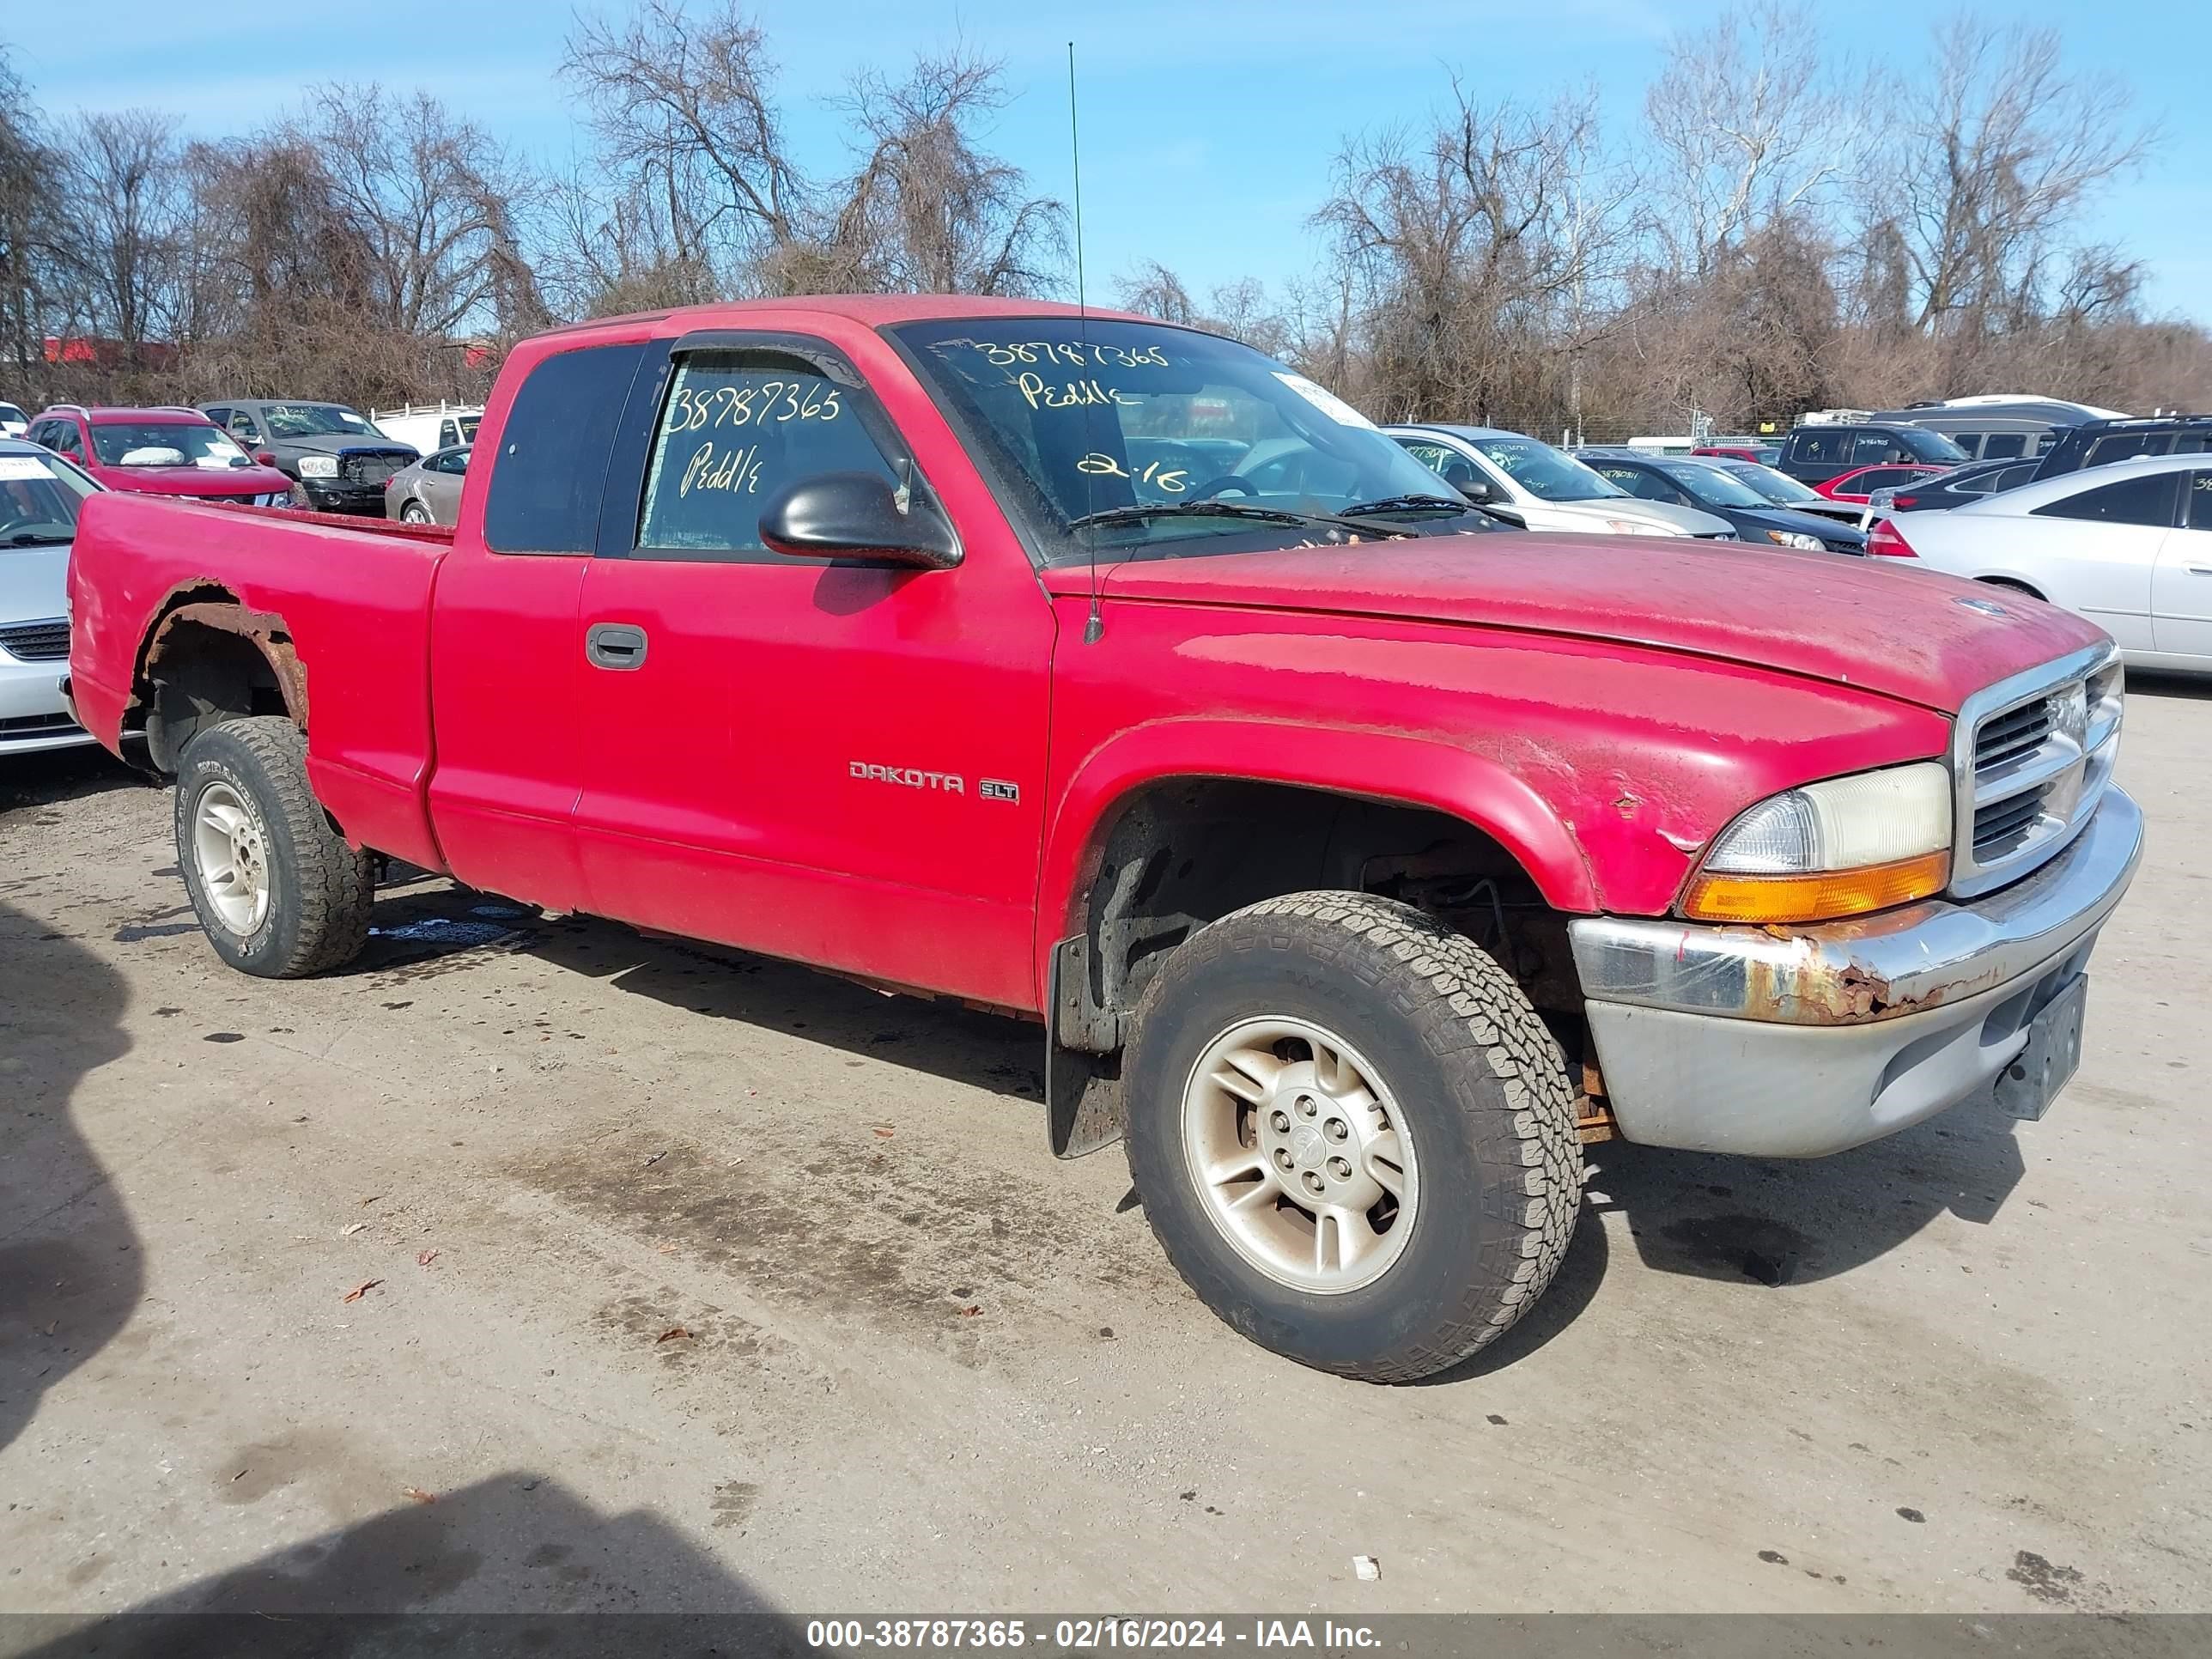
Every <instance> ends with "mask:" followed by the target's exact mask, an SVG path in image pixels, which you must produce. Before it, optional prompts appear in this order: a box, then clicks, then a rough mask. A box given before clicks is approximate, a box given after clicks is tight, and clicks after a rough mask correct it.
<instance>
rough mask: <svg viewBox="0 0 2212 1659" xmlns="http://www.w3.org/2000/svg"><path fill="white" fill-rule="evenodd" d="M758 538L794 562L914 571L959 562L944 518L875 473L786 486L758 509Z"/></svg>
mask: <svg viewBox="0 0 2212 1659" xmlns="http://www.w3.org/2000/svg"><path fill="white" fill-rule="evenodd" d="M901 495H908V500H907V502H906V506H905V507H904V509H903V510H902V508H901V507H900V504H899V498H900V496H901ZM760 538H761V544H762V545H763V547H765V548H767V549H768V550H769V551H770V552H771V553H781V554H784V555H785V556H787V557H790V558H794V559H872V560H874V561H875V562H878V563H881V564H895V565H902V566H905V567H906V568H908V569H913V570H950V569H951V568H952V567H953V566H955V565H957V564H958V563H959V562H960V544H959V541H958V539H957V538H956V537H955V536H954V535H953V533H952V526H951V525H949V524H947V523H946V522H945V515H944V514H943V513H939V511H938V510H937V509H936V507H933V506H931V505H929V504H928V503H927V502H924V501H915V500H914V499H913V498H912V496H911V495H910V494H908V492H906V491H894V490H893V489H891V486H890V484H888V483H885V482H884V480H883V479H882V478H880V477H877V476H876V475H875V474H874V473H872V472H821V473H817V474H816V475H815V476H814V477H811V478H800V479H799V480H797V481H796V482H794V483H787V484H786V485H784V486H783V487H782V488H781V489H778V490H777V491H775V494H773V495H770V496H769V498H768V501H767V504H766V505H765V506H763V507H762V509H761V517H760Z"/></svg>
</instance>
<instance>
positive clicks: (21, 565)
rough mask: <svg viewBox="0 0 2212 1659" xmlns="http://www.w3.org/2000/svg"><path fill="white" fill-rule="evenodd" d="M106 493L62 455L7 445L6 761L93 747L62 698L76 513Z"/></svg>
mask: <svg viewBox="0 0 2212 1659" xmlns="http://www.w3.org/2000/svg"><path fill="white" fill-rule="evenodd" d="M98 489H100V486H99V485H98V484H96V483H94V482H93V481H92V480H91V479H90V478H89V477H87V476H86V475H85V474H83V473H82V472H80V471H77V470H76V468H75V467H73V466H71V465H70V464H69V463H68V462H67V461H65V460H64V459H61V457H59V456H58V455H52V454H49V453H47V452H46V451H45V450H43V449H41V448H40V447H38V446H37V445H36V444H33V443H27V442H25V441H23V440H21V439H20V438H0V761H5V760H6V759H8V758H9V757H11V756H15V755H26V754H29V753H31V752H33V750H41V749H66V748H69V747H70V746H72V745H74V744H81V743H90V742H91V741H92V733H90V732H88V731H86V730H85V729H84V728H83V727H82V726H79V725H78V724H77V723H76V720H75V719H74V718H72V717H71V715H70V712H69V704H68V703H67V702H65V701H64V699H63V696H62V676H63V675H64V674H66V673H68V672H69V648H70V623H69V559H70V544H71V543H72V542H74V541H75V540H76V517H77V509H78V507H81V506H82V504H83V501H84V498H85V497H86V496H88V495H92V494H94V492H95V491H97V490H98Z"/></svg>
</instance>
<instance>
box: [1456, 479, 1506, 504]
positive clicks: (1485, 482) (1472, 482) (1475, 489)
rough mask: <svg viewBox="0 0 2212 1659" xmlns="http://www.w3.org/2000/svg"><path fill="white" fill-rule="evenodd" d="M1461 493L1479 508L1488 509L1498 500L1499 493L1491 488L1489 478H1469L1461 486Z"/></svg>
mask: <svg viewBox="0 0 2212 1659" xmlns="http://www.w3.org/2000/svg"><path fill="white" fill-rule="evenodd" d="M1459 493H1460V494H1461V495H1464V496H1466V497H1467V498H1468V500H1469V501H1473V502H1474V504H1475V505H1476V506H1477V507H1487V506H1489V505H1490V504H1491V503H1492V501H1496V500H1497V499H1498V492H1497V491H1496V490H1494V489H1492V488H1491V487H1490V480H1489V479H1487V478H1469V479H1468V481H1467V482H1466V483H1462V484H1461V485H1460V486H1459Z"/></svg>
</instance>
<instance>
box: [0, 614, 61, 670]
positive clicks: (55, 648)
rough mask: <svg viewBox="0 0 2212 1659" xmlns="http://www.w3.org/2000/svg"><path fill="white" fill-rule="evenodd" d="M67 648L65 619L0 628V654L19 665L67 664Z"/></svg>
mask: <svg viewBox="0 0 2212 1659" xmlns="http://www.w3.org/2000/svg"><path fill="white" fill-rule="evenodd" d="M69 647H70V625H69V618H68V617H49V618H48V619H46V621H44V622H26V623H6V624H4V625H0V651H5V652H6V653H8V654H9V656H11V657H13V658H15V659H16V660H17V661H18V662H66V661H67V660H68V659H69Z"/></svg>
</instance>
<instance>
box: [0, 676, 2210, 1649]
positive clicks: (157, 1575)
mask: <svg viewBox="0 0 2212 1659" xmlns="http://www.w3.org/2000/svg"><path fill="white" fill-rule="evenodd" d="M2133 693H2134V695H2133V696H2132V700H2131V706H2130V714H2129V736H2128V738H2127V748H2126V752H2125V754H2124V758H2123V760H2122V763H2121V773H2122V776H2123V779H2124V781H2125V782H2127V783H2128V784H2129V785H2130V787H2132V788H2133V789H2134V790H2135V791H2136V793H2137V794H2138V796H2139V798H2140V799H2142V802H2143V805H2144V806H2145V808H2146V810H2147V811H2148V815H2149V817H2150V827H2151V834H2152V842H2151V848H2150V851H2149V854H2148V860H2147V862H2146V865H2145V867H2144V869H2143V872H2142V875H2141V877H2140V878H2138V880H2137V882H2136V886H2135V889H2134V890H2133V892H2132V894H2131V895H2130V897H2129V899H2128V901H2127V903H2126V905H2125V907H2124V908H2123V909H2122V910H2121V912H2120V913H2119V915H2118V917H2117V918H2116V919H2115V920H2114V921H2113V922H2112V925H2111V926H2110V927H2108V928H2107V930H2106V934H2105V939H2104V943H2103V945H2102V947H2101V949H2100V954H2099V956H2098V957H2097V959H2096V963H2095V975H2094V985H2093V993H2092V996H2091V1003H2090V1008H2091V1012H2090V1026H2089V1032H2088V1043H2087V1055H2086V1058H2085V1060H2084V1062H2083V1065H2082V1068H2081V1074H2080V1076H2079V1077H2078V1078H2077V1079H2076V1080H2075V1084H2074V1085H2073V1086H2072V1087H2071V1088H2070V1089H2069V1091H2067V1093H2066V1095H2065V1096H2064V1097H2063V1098H2062V1099H2061V1100H2060V1101H2059V1102H2058V1103H2057V1105H2056V1106H2055V1107H2054V1108H2053V1109H2052V1111H2051V1115H2050V1116H2049V1117H2047V1118H2046V1119H2045V1121H2042V1122H2040V1123H2033V1124H2014V1123H2012V1122H2010V1121H2007V1120H2004V1119H2002V1118H2000V1117H1999V1116H1997V1115H1996V1114H1995V1112H1994V1111H1993V1110H1991V1109H1986V1108H1981V1107H1966V1108H1961V1109H1958V1110H1956V1111H1954V1112H1953V1113H1951V1114H1949V1115H1946V1116H1944V1117H1942V1118H1940V1119H1938V1120H1936V1121H1934V1122H1932V1123H1929V1124H1926V1125H1923V1126H1922V1127H1919V1128H1918V1129H1916V1130H1913V1131H1911V1132H1909V1133H1905V1134H1902V1135H1899V1136H1897V1137H1895V1138H1894V1139H1891V1140H1888V1141H1886V1142H1883V1143H1881V1144H1879V1145H1876V1146H1870V1147H1865V1148H1862V1149H1861V1150H1859V1151H1857V1152H1852V1153H1850V1154H1847V1155H1845V1156H1844V1157H1841V1158H1833V1159H1830V1160H1827V1161H1825V1162H1822V1163H1818V1164H1798V1165H1791V1164H1759V1163H1750V1162H1744V1161H1732V1160H1726V1159H1720V1158H1704V1157H1697V1156H1690V1155H1685V1154H1679V1153H1669V1152H1650V1151H1642V1150H1638V1149H1636V1148H1630V1147H1622V1146H1605V1147H1598V1148H1595V1149H1593V1155H1592V1157H1591V1159H1590V1163H1591V1165H1592V1170H1593V1174H1592V1176H1591V1179H1590V1182H1589V1194H1588V1203H1587V1206H1586V1209H1585V1212H1584V1215H1583V1221H1582V1225H1581V1227H1580V1229H1579V1231H1578V1232H1577V1237H1576V1239H1575V1242H1574V1245H1573V1249H1572V1251H1571V1255H1569V1257H1568V1260H1567V1262H1566V1266H1565V1269H1564V1270H1563V1272H1562V1273H1561V1275H1560V1278H1559V1281H1558V1282H1557V1283H1556V1284H1555V1285H1554V1286H1553V1290H1552V1291H1551V1293H1550V1295H1549V1297H1548V1298H1547V1300H1546V1301H1545V1302H1544V1303H1543V1304H1542V1305H1541V1308H1540V1309H1539V1310H1538V1311H1537V1312H1536V1313H1535V1314H1534V1316H1531V1317H1530V1318H1529V1319H1528V1320H1527V1321H1525V1322H1523V1323H1522V1325H1521V1326H1520V1327H1519V1328H1516V1330H1514V1331H1513V1332H1512V1333H1510V1334H1509V1336H1508V1338H1507V1339H1506V1340H1505V1341H1504V1343H1502V1344H1500V1345H1499V1346H1498V1347H1497V1348H1495V1349H1494V1350H1492V1351H1490V1352H1486V1353H1485V1354H1483V1355H1481V1356H1479V1357H1478V1359H1477V1361H1476V1362H1474V1363H1473V1364H1471V1365H1469V1366H1468V1367H1466V1368H1463V1369H1462V1370H1461V1371H1460V1372H1458V1373H1456V1374H1454V1375H1452V1376H1448V1377H1446V1378H1444V1379H1443V1380H1441V1381H1439V1382H1437V1383H1434V1384H1431V1385H1425V1386H1421V1387H1416V1388H1407V1389H1376V1388H1370V1387H1365V1386H1362V1385H1359V1384H1355V1383H1345V1382H1341V1381H1338V1380H1335V1379H1333V1378H1330V1377H1327V1376H1319V1375H1316V1374H1313V1373H1310V1372H1307V1371H1304V1370H1299V1369H1297V1368H1295V1367H1293V1366H1291V1365H1290V1364H1285V1363H1284V1362H1281V1361H1279V1360H1277V1359H1275V1358H1272V1357H1271V1356H1269V1355H1267V1354H1266V1353H1264V1352H1261V1351H1260V1350H1258V1349H1256V1348H1255V1347H1252V1346H1249V1345H1248V1344H1246V1343H1244V1342H1243V1341H1242V1340H1239V1339H1237V1337H1236V1336H1235V1335H1233V1334H1231V1332H1230V1331H1229V1330H1228V1329H1227V1328H1225V1327H1223V1326H1221V1325H1219V1324H1218V1323H1217V1322H1215V1321H1214V1320H1213V1319H1212V1316H1209V1315H1208V1314H1207V1313H1206V1311H1205V1310H1203V1309H1202V1308H1201V1307H1200V1306H1199V1304H1197V1303H1196V1301H1195V1300H1194V1298H1193V1297H1191V1296H1190V1295H1189V1294H1188V1292H1187V1291H1185V1290H1184V1289H1183V1287H1182V1284H1181V1283H1180V1281H1179V1280H1177V1279H1176V1277H1175V1276H1174V1274H1173V1273H1171V1272H1170V1270H1169V1268H1168V1267H1167V1266H1166V1264H1165V1263H1164V1261H1163V1259H1162V1258H1161V1256H1160V1255H1159V1253H1158V1250H1157V1249H1156V1248H1155V1247H1154V1245H1153V1243H1152V1237H1151V1235H1150V1233H1149V1232H1148V1231H1147V1230H1146V1225H1145V1221H1144V1216H1143V1213H1142V1212H1141V1211H1140V1210H1139V1209H1137V1208H1135V1207H1134V1206H1133V1200H1132V1198H1131V1195H1130V1194H1129V1192H1128V1182H1127V1170H1125V1168H1124V1167H1123V1164H1122V1161H1121V1156H1120V1154H1119V1152H1107V1153H1104V1154H1101V1155H1099V1156H1097V1157H1095V1158H1090V1159H1088V1160H1085V1161H1083V1162H1081V1163H1078V1164H1057V1163H1055V1162H1054V1160H1053V1158H1051V1157H1050V1156H1049V1154H1048V1151H1047V1149H1046V1146H1045V1135H1044V1127H1043V1123H1042V1108H1041V1106H1040V1104H1039V1093H1040V1090H1039V1073H1038V1061H1039V1058H1040V1054H1039V1049H1040V1039H1039V1036H1038V1035H1037V1033H1036V1030H1035V1029H1034V1028H1032V1027H1028V1026H1023V1025H1019V1024H1012V1023H1009V1022H1004V1021H1000V1020H997V1019H994V1018H987V1017H985V1016H982V1015H978V1014H971V1013H965V1012H951V1011H948V1010H945V1009H943V1008H939V1007H936V1006H929V1005H925V1004H921V1003H917V1002H911V1001H906V1000H897V999H890V998H884V997H881V996H878V995H876V994H873V993H871V992H869V991H866V990H863V989H860V988H858V987H854V986H851V985H848V984H846V983H844V982H842V981H836V980H831V979H827V978H823V977H820V976H817V975H813V974H810V973H808V972H805V971H804V970H801V969H794V968H791V967H788V966H785V965H782V964H779V963H772V962H767V961H762V960H758V959H754V958H749V957H741V956H738V955H736V954H734V953H729V952H722V951H710V950H702V949H695V948H692V947H690V946H688V945H682V944H678V943H674V942H670V941H666V940H658V939H641V938H640V937H638V936H637V935H635V934H633V933H629V932H628V931H626V930H624V929H623V928H620V927H613V926H611V925H606V924H601V923H597V922H577V921H543V920H541V919H539V918H538V916H537V915H535V913H526V912H521V911H518V910H517V909H515V908H513V907H510V906H507V905H504V904H501V902H499V901H497V900H495V899H491V898H488V897H485V896H480V895H475V894H471V893H467V892H464V891H459V890H455V889H454V888H453V887H452V886H451V885H450V884H446V883H443V882H440V881H433V880H420V881H417V882H415V883H413V884H405V885H399V886H395V887H393V888H392V889H391V890H388V891H387V892H386V894H385V895H384V896H383V898H382V900H381V902H380V905H379V908H378V913H377V926H378V928H379V933H378V936H377V937H376V939H374V941H373V945H372V950H371V952H370V954H369V955H368V957H367V958H366V959H365V960H363V961H362V963H359V964H357V965H356V967H354V968H353V969H349V970H347V971H345V972H343V973H341V974H338V975H333V976H331V977H327V978H325V979H321V980H317V981H307V982H302V983H289V984H270V983H264V982H260V981H253V980H250V979H246V978H244V977H241V976H240V975H234V974H231V973H228V972H226V971H225V970H223V969H222V968H221V967H220V966H219V965H218V964H217V963H216V961H215V959H214V957H212V956H211V955H210V952H209V951H208V950H207V948H206V946H205V945H204V944H203V942H202V940H201V939H200V937H199V934H198V933H197V929H196V928H195V927H193V926H192V924H191V913H190V911H189V910H188V909H187V908H185V900H184V894H183V890H182V887H181V884H179V880H178V878H177V876H176V873H175V871H174V869H173V860H174V856H175V854H174V852H173V848H172V846H171V842H170V838H169V801H168V796H167V793H166V792H163V791H159V790H155V789H153V788H150V787H145V786H143V785H141V784H139V783H137V782H136V781H133V780H132V779H131V778H130V777H129V776H128V775H125V774H124V773H123V772H122V771H121V770H120V769H118V768H116V767H114V766H112V764H111V763H108V762H107V761H106V759H105V758H104V757H99V756H97V755H78V756H75V757H61V758H54V757H46V758H40V759H30V760H23V761H17V762H15V763H10V764H9V768H8V770H7V772H6V773H5V775H0V852H4V854H5V856H4V859H0V1501H4V1504H5V1508H4V1510H0V1612H8V1611H17V1612H20V1611H70V1612H79V1613H106V1612H112V1611H119V1610H124V1609H130V1608H139V1607H234V1608H243V1607H253V1608H263V1609H278V1610H281V1609H283V1608H301V1609H306V1608H324V1607H339V1608H360V1609H402V1608H422V1607H435V1608H444V1609H470V1610H477V1609H483V1610H498V1609H510V1608H533V1607H555V1608H577V1609H585V1608H590V1609H619V1610H640V1609H652V1610H663V1609H667V1610H674V1609H688V1608H718V1609H733V1608H744V1607H773V1608H779V1609H784V1610H788V1611H795V1612H820V1611H852V1610H868V1609H905V1610H917V1609H937V1610H944V1611H956V1612H984V1611H991V1610H1000V1611H1023V1610H1028V1611H1036V1610H1039V1609H1048V1608H1060V1609H1069V1608H1081V1609H1092V1610H1098V1611H1110V1610H1116V1609H1134V1610H1138V1611H1147V1610H1149V1611H1154V1612H1170V1611H1185V1610H1197V1609H1206V1610H1212V1611H1227V1610H1236V1609H1266V1610H1271V1611H1277V1612H1286V1611H1296V1610H1303V1609H1308V1608H1313V1609H1324V1608H1325V1609H1329V1610H1334V1611H1340V1612H1344V1613H1363V1612H1364V1613H1380V1612H1384V1611H1422V1610H1431V1609H1445V1610H1455V1611H1457V1610H1495V1611H1536V1610H1543V1609H1582V1610H1614V1611H1644V1612H1657V1611H1670V1610H1674V1611H1691V1610H1712V1609H1723V1608H1725V1609H1762V1610H1770V1611H1783V1612H1817V1611H1826V1610H1850V1611H1861V1612H1879V1613H1895V1612H1901V1611H1913V1610H1923V1609H1929V1610H1945V1611H1953V1612H2003V1611H2039V1610H2051V1609H2069V1608H2070V1609H2076V1610H2082V1611H2099V1612H2112V1611H2120V1610H2127V1611H2151V1610H2168V1611H2172V1610H2191V1611H2202V1610H2205V1609H2207V1608H2208V1607H2212V1593H2208V1585H2212V1565H2208V1563H2212V1499H2208V1498H2207V1497H2206V1492H2207V1491H2208V1490H2212V1400H2208V1397H2207V1394H2208V1389H2207V1374H2208V1366H2212V1359H2208V1355H2212V1344H2208V1343H2207V1342H2206V1340H2205V1337H2204V1334H2205V1333H2206V1332H2207V1331H2208V1330H2212V1288H2208V1283H2209V1281H2212V1273H2208V1269H2212V1222H2208V1220H2207V1209H2206V1202H2205V1197H2204V1194H2206V1192H2207V1191H2208V1190H2209V1189H2212V1130H2208V1127H2207V1125H2206V1121H2205V1118H2204V1115H2203V1109H2202V1101H2201V1097H2199V1096H2198V1095H2197V1090H2198V1089H2199V1088H2201V1087H2203V1085H2204V1084H2205V1082H2206V1081H2207V1080H2208V1079H2212V1030H2208V1027H2212V1018H2208V1011H2212V852H2208V850H2207V849H2208V848H2212V764H2208V757H2212V690H2206V689H2204V688H2203V687H2199V686H2191V684H2188V683H2185V682H2175V681H2168V682H2160V683H2150V682H2144V683H2139V684H2137V685H2136V686H2135V687H2134V688H2133ZM364 1287H365V1288H364ZM356 1292H358V1294H356ZM428 1500H435V1501H428ZM1357 1555H1367V1556H1372V1557H1375V1558H1376V1559H1377V1560H1378V1561H1379V1562H1380V1564H1381V1576H1380V1577H1379V1578H1378V1579H1376V1580H1375V1581H1373V1582H1363V1581H1360V1580H1358V1579H1357V1578H1356V1577H1355V1574H1354V1570H1353V1565H1352V1558H1353V1557H1354V1556H1357Z"/></svg>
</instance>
